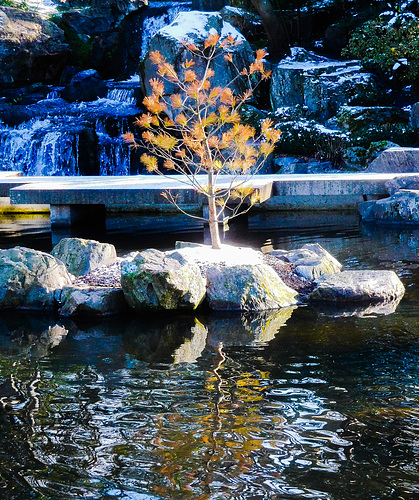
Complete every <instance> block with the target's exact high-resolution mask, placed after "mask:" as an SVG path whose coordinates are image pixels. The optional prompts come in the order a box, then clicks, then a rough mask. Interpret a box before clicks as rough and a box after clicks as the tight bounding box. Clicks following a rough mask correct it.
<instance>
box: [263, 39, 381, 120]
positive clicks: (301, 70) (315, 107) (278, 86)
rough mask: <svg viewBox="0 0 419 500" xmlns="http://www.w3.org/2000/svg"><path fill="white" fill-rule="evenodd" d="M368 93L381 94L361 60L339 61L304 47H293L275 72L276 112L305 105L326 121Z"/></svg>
mask: <svg viewBox="0 0 419 500" xmlns="http://www.w3.org/2000/svg"><path fill="white" fill-rule="evenodd" d="M367 93H369V94H371V93H377V89H376V86H375V82H374V79H373V77H372V75H371V74H369V73H362V72H361V68H360V65H359V61H335V60H332V59H327V58H325V57H322V56H318V55H316V54H314V53H312V52H308V51H306V50H304V49H302V48H301V47H297V48H293V49H292V51H291V56H289V57H287V58H285V59H283V60H282V61H280V62H279V63H278V64H277V65H276V66H275V68H274V70H273V73H272V79H271V103H272V107H273V109H276V108H279V107H284V106H295V105H303V106H307V108H308V110H309V112H310V113H311V114H312V115H314V116H316V117H318V118H321V119H323V120H326V119H328V118H330V117H332V116H334V115H335V114H336V111H337V110H338V109H339V107H340V106H343V105H345V104H352V103H355V102H357V101H360V100H362V96H363V95H365V94H367Z"/></svg>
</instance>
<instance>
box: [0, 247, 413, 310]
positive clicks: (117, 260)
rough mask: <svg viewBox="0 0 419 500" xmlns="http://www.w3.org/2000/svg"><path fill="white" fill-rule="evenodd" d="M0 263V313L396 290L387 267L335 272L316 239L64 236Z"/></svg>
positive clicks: (286, 300)
mask: <svg viewBox="0 0 419 500" xmlns="http://www.w3.org/2000/svg"><path fill="white" fill-rule="evenodd" d="M0 270H1V272H0V281H1V283H0V290H1V292H0V310H10V309H21V310H31V311H37V310H38V311H51V312H55V313H58V315H59V316H62V317H74V316H87V317H106V316H109V315H115V314H125V313H127V312H128V311H131V312H132V313H134V314H149V313H161V312H169V311H172V312H176V311H179V312H192V311H195V310H199V309H202V308H204V309H208V308H209V309H210V310H213V311H242V312H256V313H259V312H263V311H268V310H275V309H281V308H287V307H290V306H292V307H294V306H298V305H301V304H307V303H320V304H329V305H330V304H334V305H338V306H340V305H347V304H349V305H351V304H352V305H358V306H359V305H363V306H364V305H365V306H368V305H369V304H377V303H378V304H381V305H384V306H385V305H387V304H390V303H396V302H397V303H398V301H400V299H401V298H402V296H403V294H404V286H403V284H402V283H401V281H400V279H399V278H398V277H397V275H396V274H395V273H394V272H393V271H386V270H383V271H377V270H373V271H345V270H342V265H341V264H340V263H339V262H338V261H337V260H336V259H335V258H334V257H333V256H332V255H330V254H329V253H328V252H327V251H326V250H325V249H324V248H322V247H321V246H320V245H318V244H306V245H304V246H303V247H302V248H300V249H297V250H290V251H286V250H272V251H271V252H270V253H269V254H264V253H262V252H261V251H258V250H253V249H251V248H245V247H233V246H229V245H223V247H222V249H221V250H213V249H212V248H210V247H208V246H205V245H198V244H190V243H182V242H178V243H177V244H176V248H175V249H174V250H171V251H167V252H161V251H159V250H154V249H148V250H144V251H141V252H132V253H130V254H128V255H125V256H121V257H118V256H117V255H116V251H115V248H114V247H113V245H109V244H106V243H100V242H97V241H94V240H84V239H81V238H64V239H63V240H61V241H60V243H59V244H58V245H57V246H56V247H55V248H54V249H53V250H52V252H51V254H46V253H44V252H39V251H36V250H31V249H27V248H23V247H15V248H12V249H5V250H0ZM396 305H397V304H396ZM383 310H385V311H387V310H389V311H391V310H392V308H391V307H383Z"/></svg>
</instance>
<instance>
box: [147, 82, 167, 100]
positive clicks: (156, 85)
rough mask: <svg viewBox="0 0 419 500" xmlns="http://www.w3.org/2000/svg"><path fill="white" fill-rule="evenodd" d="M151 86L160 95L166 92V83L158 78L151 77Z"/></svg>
mask: <svg viewBox="0 0 419 500" xmlns="http://www.w3.org/2000/svg"><path fill="white" fill-rule="evenodd" d="M150 86H151V88H152V89H153V92H154V93H155V94H156V95H158V96H159V97H161V96H162V95H163V94H164V83H163V82H162V81H161V80H159V79H158V78H151V79H150Z"/></svg>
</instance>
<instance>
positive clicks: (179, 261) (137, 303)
mask: <svg viewBox="0 0 419 500" xmlns="http://www.w3.org/2000/svg"><path fill="white" fill-rule="evenodd" d="M121 285H122V289H123V291H124V294H125V298H126V300H127V302H128V304H129V305H130V306H131V307H133V308H134V309H137V310H140V311H141V310H148V311H158V310H172V309H180V310H182V309H189V310H191V309H195V308H196V307H197V306H198V305H199V304H200V303H201V302H202V300H203V298H204V296H205V280H204V278H203V277H202V275H201V272H200V270H199V267H198V266H197V265H196V264H194V263H191V262H188V261H186V259H184V257H182V255H180V254H179V253H177V252H171V253H170V254H169V255H168V254H165V253H163V252H160V251H159V250H153V249H149V250H145V251H144V252H140V253H139V254H138V255H137V256H136V257H135V258H134V260H132V261H131V262H123V263H122V268H121Z"/></svg>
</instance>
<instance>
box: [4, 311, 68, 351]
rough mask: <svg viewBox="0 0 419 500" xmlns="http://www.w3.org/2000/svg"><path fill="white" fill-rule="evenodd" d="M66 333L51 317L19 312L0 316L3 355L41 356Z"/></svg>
mask: <svg viewBox="0 0 419 500" xmlns="http://www.w3.org/2000/svg"><path fill="white" fill-rule="evenodd" d="M67 334H68V330H67V329H66V328H64V327H63V326H62V325H59V324H56V323H55V322H54V321H53V320H52V319H45V318H40V317H37V316H35V315H33V314H32V315H27V314H22V313H21V312H20V313H19V315H18V317H17V316H16V315H14V316H11V315H10V314H3V315H1V316H0V349H1V352H2V354H3V355H13V356H18V357H22V358H24V357H27V356H31V357H34V358H41V357H43V356H46V355H47V354H48V353H49V351H50V349H52V348H54V347H56V346H57V345H58V344H60V342H61V341H62V340H63V338H65V337H66V335H67Z"/></svg>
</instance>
